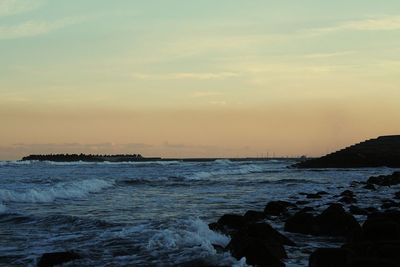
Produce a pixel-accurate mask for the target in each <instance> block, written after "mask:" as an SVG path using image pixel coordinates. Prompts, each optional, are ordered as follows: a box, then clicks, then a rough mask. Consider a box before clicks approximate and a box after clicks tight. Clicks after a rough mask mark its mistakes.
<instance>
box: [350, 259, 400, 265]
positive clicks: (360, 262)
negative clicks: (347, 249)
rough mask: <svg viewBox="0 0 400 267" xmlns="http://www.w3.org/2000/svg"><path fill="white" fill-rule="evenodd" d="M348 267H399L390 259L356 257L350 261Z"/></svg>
mask: <svg viewBox="0 0 400 267" xmlns="http://www.w3.org/2000/svg"><path fill="white" fill-rule="evenodd" d="M346 267H398V265H397V264H394V263H393V262H390V261H385V260H379V259H373V258H364V259H354V260H352V261H350V262H349V264H347V266H346Z"/></svg>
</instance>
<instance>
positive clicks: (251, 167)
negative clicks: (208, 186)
mask: <svg viewBox="0 0 400 267" xmlns="http://www.w3.org/2000/svg"><path fill="white" fill-rule="evenodd" d="M266 171H268V170H267V169H265V168H262V167H261V166H259V165H255V164H246V165H240V166H239V168H235V169H233V168H232V169H221V170H214V171H201V172H196V173H194V174H191V175H190V176H187V177H186V178H188V179H189V180H190V179H192V180H200V179H207V178H210V177H214V176H221V175H243V174H250V173H262V172H266Z"/></svg>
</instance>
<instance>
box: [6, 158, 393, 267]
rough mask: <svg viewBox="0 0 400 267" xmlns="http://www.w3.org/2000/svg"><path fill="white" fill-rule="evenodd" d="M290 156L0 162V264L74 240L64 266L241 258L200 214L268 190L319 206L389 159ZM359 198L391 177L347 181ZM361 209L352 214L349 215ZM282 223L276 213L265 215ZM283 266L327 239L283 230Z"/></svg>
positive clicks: (250, 203) (384, 194) (301, 259)
mask: <svg viewBox="0 0 400 267" xmlns="http://www.w3.org/2000/svg"><path fill="white" fill-rule="evenodd" d="M293 163H294V162H293V161H290V160H266V161H234V162H231V161H228V160H217V161H212V162H179V161H174V162H143V163H140V162H136V163H84V162H76V163H52V162H18V161H16V162H6V161H3V162H0V266H35V265H36V263H37V260H38V258H39V257H40V255H41V254H43V253H45V252H52V251H65V250H75V251H77V252H78V253H80V254H81V255H82V256H83V259H81V260H78V261H75V262H72V263H69V264H67V265H66V266H179V264H182V263H185V262H188V261H190V260H195V259H201V258H205V259H207V260H208V261H211V262H215V263H220V264H226V265H231V266H246V264H245V262H244V260H241V261H237V260H235V259H234V258H232V257H231V256H230V254H229V253H219V252H217V251H216V250H215V249H214V247H213V244H214V245H221V246H225V245H227V244H228V243H229V240H230V239H229V237H227V236H224V235H222V234H219V233H216V232H213V231H211V230H209V229H208V226H207V224H208V223H210V222H214V221H216V220H217V219H218V218H219V217H220V216H222V215H223V214H225V213H237V214H243V213H244V212H245V211H247V210H249V209H253V210H262V209H263V208H264V206H265V204H266V203H267V202H268V201H271V200H288V201H292V202H295V201H297V200H303V199H304V198H305V196H304V195H302V194H299V193H301V192H306V193H313V192H317V191H321V190H324V191H328V192H329V193H330V194H329V195H327V196H325V197H324V198H323V199H321V200H315V201H314V202H313V203H311V204H310V205H309V206H314V207H315V208H316V209H323V208H324V205H325V204H327V203H330V202H332V201H335V199H336V200H337V197H336V198H335V197H334V195H335V194H339V193H340V192H341V191H343V190H345V189H349V185H350V183H351V182H352V181H365V180H366V179H367V178H368V177H369V176H371V175H377V174H389V173H391V172H392V171H393V169H389V168H373V169H350V170H339V169H333V170H332V169H331V170H327V169H319V170H298V169H292V168H288V166H290V165H291V164H293ZM352 190H354V191H355V192H356V194H357V199H358V200H359V203H358V205H359V206H360V207H363V206H365V207H367V206H376V207H377V208H379V206H380V202H379V199H384V198H388V197H389V198H390V194H392V193H393V192H394V191H396V190H399V188H398V187H391V188H380V189H379V190H377V191H376V192H370V191H367V190H364V189H362V188H361V186H359V187H355V188H352ZM359 219H362V218H359ZM270 223H271V224H272V225H273V226H274V227H275V228H276V229H278V230H281V231H283V230H282V229H283V224H282V222H280V221H274V220H272V221H270ZM284 234H286V235H288V236H289V237H290V238H292V239H293V240H295V241H296V242H297V243H298V244H299V245H300V247H297V248H288V254H289V259H288V260H287V261H286V263H287V266H307V260H308V254H309V253H310V252H311V251H312V250H313V249H315V248H316V247H322V246H335V245H337V244H338V243H337V242H338V241H337V240H333V239H332V240H330V239H327V238H314V237H307V236H302V235H295V234H289V233H284Z"/></svg>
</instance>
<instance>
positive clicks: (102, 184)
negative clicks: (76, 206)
mask: <svg viewBox="0 0 400 267" xmlns="http://www.w3.org/2000/svg"><path fill="white" fill-rule="evenodd" d="M113 185H114V181H105V180H100V179H88V180H82V181H76V182H72V183H59V184H57V185H55V186H51V187H47V188H34V189H29V190H24V191H20V190H8V189H0V201H3V202H29V203H38V202H39V203H46V202H53V201H54V200H55V199H81V198H84V197H87V196H88V194H90V193H97V192H100V191H102V190H103V189H106V188H109V187H112V186H113Z"/></svg>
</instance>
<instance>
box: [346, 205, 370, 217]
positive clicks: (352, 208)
mask: <svg viewBox="0 0 400 267" xmlns="http://www.w3.org/2000/svg"><path fill="white" fill-rule="evenodd" d="M349 211H350V213H352V214H354V215H368V210H366V209H362V208H360V207H357V206H354V205H351V206H350V207H349Z"/></svg>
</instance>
